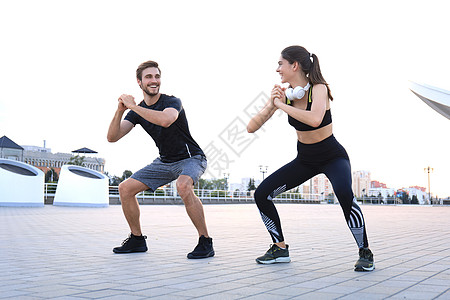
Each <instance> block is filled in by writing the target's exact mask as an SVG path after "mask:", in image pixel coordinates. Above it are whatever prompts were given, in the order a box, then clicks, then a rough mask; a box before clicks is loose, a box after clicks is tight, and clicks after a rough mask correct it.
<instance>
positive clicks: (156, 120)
mask: <svg viewBox="0 0 450 300" xmlns="http://www.w3.org/2000/svg"><path fill="white" fill-rule="evenodd" d="M119 99H121V100H122V103H123V105H125V106H126V107H127V108H129V109H131V110H132V111H134V112H135V113H137V114H138V115H140V116H141V117H142V118H144V119H145V120H147V121H149V122H150V123H153V124H156V125H159V126H162V127H165V128H167V127H169V126H170V125H172V123H173V122H175V121H176V120H177V118H178V111H177V110H176V109H175V108H173V107H168V108H166V109H164V110H163V111H158V110H153V109H149V108H144V107H142V106H139V105H136V102H135V101H134V97H133V96H130V95H122V96H120V98H119Z"/></svg>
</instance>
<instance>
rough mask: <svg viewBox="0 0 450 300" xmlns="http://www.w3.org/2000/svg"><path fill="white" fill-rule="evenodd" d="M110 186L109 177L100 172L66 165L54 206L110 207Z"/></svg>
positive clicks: (60, 178) (62, 170)
mask: <svg viewBox="0 0 450 300" xmlns="http://www.w3.org/2000/svg"><path fill="white" fill-rule="evenodd" d="M108 184H109V180H108V177H106V176H105V175H104V174H102V173H100V172H97V171H94V170H91V169H88V168H84V167H80V166H74V165H64V166H62V168H61V173H60V174H59V181H58V187H57V188H56V194H55V199H54V201H53V205H57V206H58V205H59V206H91V207H106V206H108V205H109V191H108Z"/></svg>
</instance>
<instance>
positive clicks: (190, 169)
mask: <svg viewBox="0 0 450 300" xmlns="http://www.w3.org/2000/svg"><path fill="white" fill-rule="evenodd" d="M206 166H207V161H206V158H205V157H204V156H202V155H195V156H192V157H190V158H186V159H182V160H180V161H176V162H172V163H165V162H162V161H161V159H160V158H159V157H158V158H157V159H155V160H154V161H153V162H152V163H151V164H149V165H148V166H146V167H144V168H142V169H140V170H139V171H137V172H136V173H134V174H133V175H131V178H133V179H136V180H138V181H140V182H142V183H143V184H145V185H146V186H148V188H149V189H150V190H152V191H156V189H157V188H159V187H160V186H163V185H165V184H168V183H170V182H172V181H174V180H175V179H177V178H178V177H179V176H180V175H187V176H189V177H191V178H192V180H193V181H194V184H196V183H197V181H198V180H199V179H200V176H202V174H203V173H204V172H205V170H206Z"/></svg>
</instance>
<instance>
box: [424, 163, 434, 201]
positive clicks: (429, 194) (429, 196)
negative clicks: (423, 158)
mask: <svg viewBox="0 0 450 300" xmlns="http://www.w3.org/2000/svg"><path fill="white" fill-rule="evenodd" d="M423 170H424V171H425V172H427V173H428V199H429V200H430V205H432V204H433V203H432V201H431V189H430V173H432V172H433V168H431V167H430V166H428V167H426V168H424V169H423Z"/></svg>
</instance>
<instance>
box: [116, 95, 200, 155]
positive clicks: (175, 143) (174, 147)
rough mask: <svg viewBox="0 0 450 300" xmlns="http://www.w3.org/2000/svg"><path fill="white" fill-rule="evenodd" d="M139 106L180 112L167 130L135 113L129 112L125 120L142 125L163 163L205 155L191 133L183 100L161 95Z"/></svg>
mask: <svg viewBox="0 0 450 300" xmlns="http://www.w3.org/2000/svg"><path fill="white" fill-rule="evenodd" d="M139 106H141V107H144V108H148V109H153V110H158V111H163V110H164V109H166V108H168V107H173V108H175V109H176V110H177V111H178V118H177V119H176V120H175V122H173V123H172V125H170V126H169V127H167V128H164V127H162V126H159V125H155V124H153V123H150V122H149V121H147V120H145V119H144V118H142V117H141V116H140V115H138V114H137V113H135V112H134V111H129V112H128V114H127V115H126V116H125V120H127V121H130V122H131V123H133V124H134V125H136V124H140V125H141V126H142V128H144V130H145V131H146V132H147V133H148V134H149V135H150V136H151V137H152V138H153V140H154V141H155V144H156V146H157V147H158V149H159V156H160V158H161V160H162V161H163V162H168V163H170V162H175V161H179V160H182V159H185V158H189V157H192V156H194V155H203V156H205V154H204V153H203V151H202V149H201V148H200V146H199V145H198V144H197V142H195V140H194V139H193V138H192V136H191V134H190V132H189V126H188V122H187V119H186V113H185V111H184V108H183V106H182V104H181V100H180V99H178V98H176V97H174V96H168V95H165V94H161V95H160V97H159V99H158V101H157V102H156V103H155V104H153V105H151V106H148V105H147V104H145V101H144V100H142V102H141V103H139Z"/></svg>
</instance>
